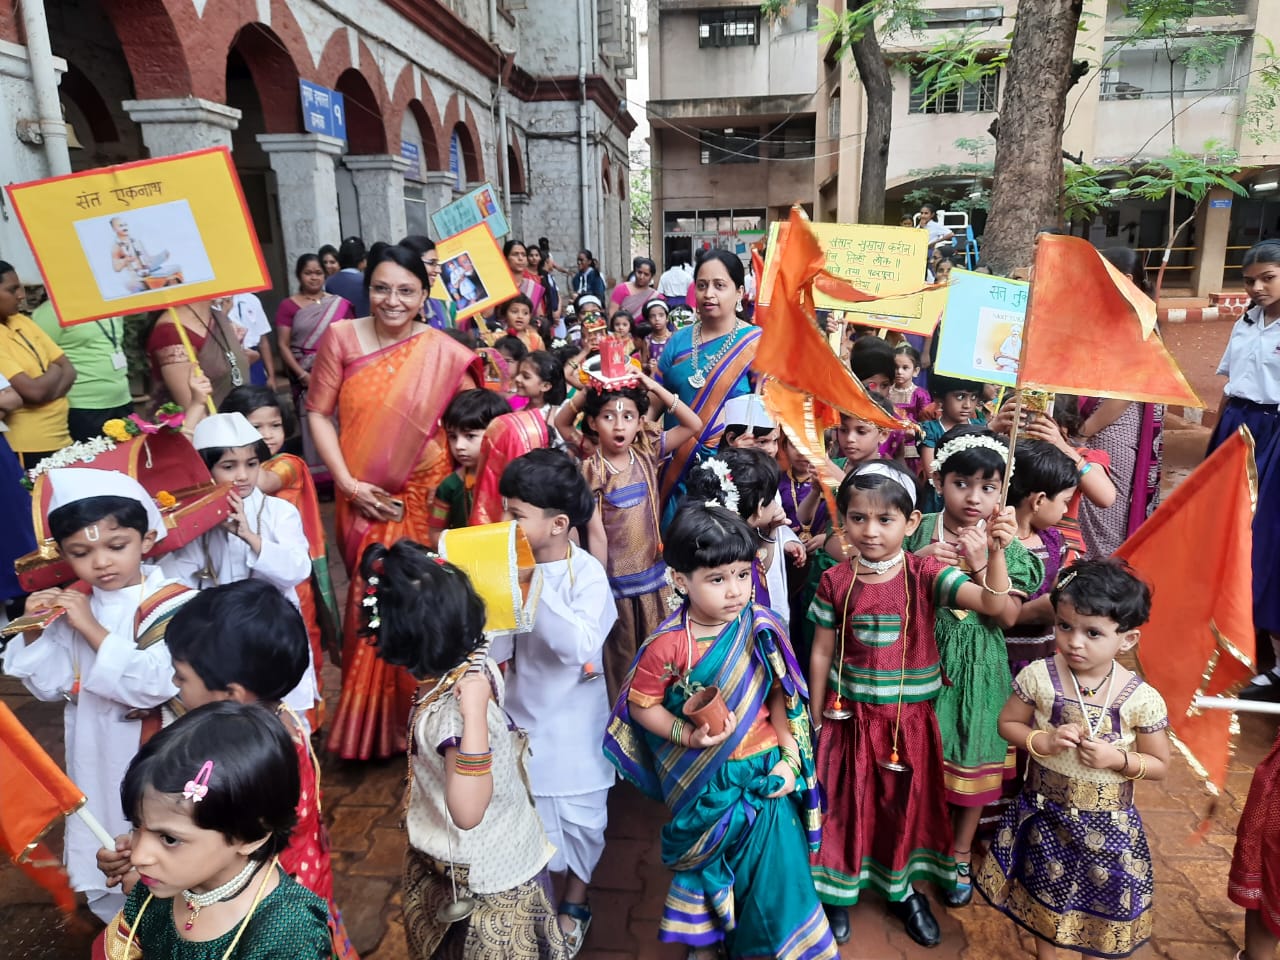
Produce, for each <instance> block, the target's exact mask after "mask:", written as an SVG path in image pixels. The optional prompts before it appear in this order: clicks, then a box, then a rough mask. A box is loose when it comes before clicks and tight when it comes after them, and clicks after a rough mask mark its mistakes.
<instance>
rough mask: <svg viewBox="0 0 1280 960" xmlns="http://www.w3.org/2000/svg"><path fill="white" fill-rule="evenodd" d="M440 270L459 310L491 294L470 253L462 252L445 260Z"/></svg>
mask: <svg viewBox="0 0 1280 960" xmlns="http://www.w3.org/2000/svg"><path fill="white" fill-rule="evenodd" d="M440 271H441V276H443V277H444V278H445V282H444V288H445V290H446V291H448V293H449V297H450V299H451V300H453V302H454V303H455V304H457V306H458V309H459V310H465V309H466V308H467V307H469V306H471V305H472V304H474V303H479V302H480V301H481V300H483V299H485V298H486V297H487V296H488V295H489V292H488V291H487V290H486V289H485V288H484V281H483V280H481V279H480V275H479V274H478V273H476V267H475V264H474V263H473V262H472V261H471V254H469V253H460V254H458V255H457V256H456V257H451V258H450V259H448V260H445V261H443V262H442V263H441V264H440Z"/></svg>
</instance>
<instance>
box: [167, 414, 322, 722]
mask: <svg viewBox="0 0 1280 960" xmlns="http://www.w3.org/2000/svg"><path fill="white" fill-rule="evenodd" d="M191 442H192V445H193V446H195V448H196V451H197V452H198V453H199V454H200V456H201V458H202V459H203V460H204V462H205V465H206V466H207V467H208V468H209V473H210V475H211V476H212V477H213V479H214V480H216V481H218V482H219V483H229V484H230V485H231V489H230V490H229V491H228V493H227V502H228V505H229V506H230V508H231V515H230V516H229V517H228V518H227V519H226V521H225V522H224V523H223V524H222V526H220V527H217V528H216V529H213V530H210V531H209V532H208V533H206V534H204V535H203V536H201V537H199V538H198V539H196V540H193V541H191V542H190V543H188V544H187V545H186V546H183V547H179V548H178V549H177V550H175V551H173V553H170V554H167V555H166V556H165V557H164V558H162V559H161V561H160V564H161V567H162V568H163V569H164V571H165V572H166V573H167V574H169V576H171V577H175V578H177V579H178V580H180V581H181V582H182V583H185V584H186V585H187V586H189V587H194V588H195V589H197V590H202V589H204V588H206V587H212V586H216V585H218V584H220V583H235V582H237V581H239V580H249V579H255V580H265V581H267V583H269V584H271V585H272V586H273V587H275V588H276V589H277V590H279V591H280V592H281V593H282V594H283V595H284V597H285V599H287V600H288V601H289V602H290V603H292V604H293V605H294V606H295V607H296V606H298V594H297V591H296V590H295V589H294V588H295V587H296V586H297V585H298V584H300V583H302V581H304V580H306V579H307V578H308V577H309V576H311V549H310V545H309V544H308V543H307V535H306V533H305V532H304V531H303V529H302V517H301V515H300V514H299V513H298V510H297V508H296V507H295V506H294V505H293V504H291V503H289V502H287V501H285V500H281V499H280V498H279V497H268V496H267V495H266V494H264V493H263V492H262V491H261V490H259V489H258V473H259V470H260V468H261V465H262V462H263V461H264V460H266V459H268V457H269V456H270V453H269V451H268V450H267V445H266V444H265V443H264V442H263V440H262V435H261V434H260V433H258V431H257V429H256V428H255V427H254V426H253V425H252V424H250V423H249V421H248V420H247V419H246V418H245V416H244V415H243V414H240V413H218V414H214V415H213V416H211V417H206V418H205V419H203V420H201V421H200V423H199V424H198V425H197V426H196V429H195V434H194V436H193V437H192V439H191ZM313 667H314V664H313ZM284 702H285V704H286V705H287V706H288V707H289V708H290V709H291V710H293V711H294V713H296V714H297V715H298V716H299V717H302V718H303V720H302V723H303V725H304V726H305V725H306V719H305V716H306V711H308V710H310V709H311V708H312V707H314V706H315V702H316V687H315V672H314V670H308V671H307V672H306V673H305V674H304V675H303V677H302V682H301V683H299V684H298V686H296V687H295V688H294V689H293V690H292V691H291V692H290V693H289V695H288V696H286V697H285V698H284ZM305 733H306V734H307V735H308V736H309V735H310V733H311V731H310V730H309V729H308V730H306V731H305Z"/></svg>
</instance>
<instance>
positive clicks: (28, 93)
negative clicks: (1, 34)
mask: <svg viewBox="0 0 1280 960" xmlns="http://www.w3.org/2000/svg"><path fill="white" fill-rule="evenodd" d="M54 66H55V68H56V69H57V70H58V72H59V75H61V74H62V72H64V71H65V70H66V69H67V62H66V61H65V60H62V59H60V58H57V57H55V58H54ZM34 104H35V96H34V94H33V93H32V89H31V66H30V64H29V63H28V61H27V48H26V47H24V46H21V45H20V44H16V43H10V42H9V41H7V40H0V130H3V131H5V133H6V136H4V137H0V170H3V171H4V182H5V183H26V182H27V181H28V180H43V179H44V178H45V177H48V176H50V175H51V171H50V170H49V162H48V160H47V158H46V157H45V153H44V148H43V146H42V144H41V138H40V136H39V131H40V128H39V124H38V122H37V117H36V109H35V105H34ZM6 203H7V200H6ZM11 214H12V211H11V210H10V209H9V208H8V207H7V206H6V207H5V209H4V215H3V216H0V256H3V257H4V259H5V260H7V261H8V262H9V263H11V264H12V265H13V267H14V269H15V270H17V271H18V277H19V279H21V280H22V281H23V282H24V283H39V282H40V271H39V270H38V269H36V261H35V258H34V257H33V256H32V255H31V250H30V248H29V247H28V246H27V239H26V237H25V236H24V235H23V233H22V227H21V226H20V225H19V224H18V218H17V217H15V216H12V215H11Z"/></svg>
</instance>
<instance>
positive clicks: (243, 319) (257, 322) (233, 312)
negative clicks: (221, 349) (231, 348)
mask: <svg viewBox="0 0 1280 960" xmlns="http://www.w3.org/2000/svg"><path fill="white" fill-rule="evenodd" d="M227 317H228V318H229V319H230V320H231V322H232V323H237V324H239V325H240V326H242V327H244V339H243V340H241V341H240V346H242V347H244V348H245V349H246V350H256V349H258V343H259V342H260V341H261V340H262V338H263V337H265V336H268V335H269V334H270V333H271V321H269V320H268V319H267V312H266V311H265V310H263V309H262V301H261V300H259V299H258V298H257V297H256V296H254V295H253V294H252V293H237V294H236V295H235V296H234V297H232V298H231V303H229V304H228V305H227Z"/></svg>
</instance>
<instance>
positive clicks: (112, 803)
mask: <svg viewBox="0 0 1280 960" xmlns="http://www.w3.org/2000/svg"><path fill="white" fill-rule="evenodd" d="M48 477H49V483H50V484H51V485H52V490H53V493H52V496H51V498H50V500H49V517H48V527H49V530H50V532H51V533H52V535H53V538H54V540H56V541H57V543H58V548H59V549H60V550H61V551H62V555H63V557H64V558H66V560H67V562H68V563H69V564H70V565H71V569H72V571H73V572H74V573H75V575H76V576H77V577H79V578H80V579H81V580H83V581H84V583H85V584H87V585H88V586H89V587H90V592H89V593H88V594H87V595H86V594H84V593H82V592H80V591H79V590H73V589H63V588H54V589H49V590H39V591H37V592H36V593H33V594H32V595H31V596H30V597H28V598H27V605H26V612H27V614H28V615H36V614H39V613H41V612H44V611H49V610H52V609H54V608H61V609H62V610H64V611H65V613H64V614H62V615H60V617H59V618H58V619H57V620H55V621H54V622H52V623H50V624H49V625H48V626H46V627H45V628H44V630H43V631H42V630H39V629H36V630H29V631H27V632H26V633H24V634H23V635H22V636H21V637H14V638H13V639H12V640H10V641H9V646H8V648H7V649H6V650H5V652H4V672H5V673H7V674H8V675H9V676H11V677H17V678H18V679H19V680H21V681H22V683H23V685H24V686H26V688H27V689H28V690H30V691H31V692H32V693H33V694H34V695H35V696H36V697H38V698H39V699H41V700H50V701H58V700H66V701H67V706H66V710H65V711H64V715H63V716H64V721H63V722H64V730H65V737H66V767H67V774H68V775H69V776H70V777H71V779H72V780H73V781H75V783H76V785H77V786H79V787H80V789H81V790H83V791H84V793H85V797H86V806H87V808H88V810H89V812H90V813H92V814H93V815H94V816H95V817H97V819H98V820H99V822H101V823H102V825H103V826H104V827H106V829H107V831H108V832H109V833H110V834H111V835H112V836H115V835H117V834H120V833H124V832H126V831H128V830H129V829H130V826H129V821H128V819H127V818H126V817H125V815H124V811H123V810H122V809H121V807H120V780H121V778H122V777H123V776H124V772H125V770H126V769H127V768H128V766H129V761H130V760H132V759H133V755H134V754H135V753H137V752H138V747H139V745H140V744H141V741H142V737H143V735H144V731H145V732H146V733H147V734H148V735H149V734H150V733H151V732H154V730H158V729H159V726H160V723H159V710H158V709H155V708H158V707H159V706H160V705H161V704H163V703H165V702H166V701H167V700H169V699H171V698H172V697H173V696H174V695H175V694H176V693H177V690H176V689H175V687H174V685H173V666H172V664H171V663H170V661H169V649H168V647H166V646H165V643H164V630H165V627H166V626H167V625H168V622H169V618H170V617H171V616H172V615H173V613H174V611H175V610H177V609H178V607H180V606H181V605H182V604H183V603H185V602H186V601H187V600H188V599H190V598H191V597H192V596H194V594H193V593H192V592H191V591H190V590H187V589H186V588H185V587H183V586H182V585H181V584H178V583H176V582H174V581H173V580H169V579H166V578H165V576H164V574H163V573H161V572H160V570H159V569H157V568H155V567H147V566H143V563H142V557H143V554H145V553H146V552H147V551H148V550H150V549H151V547H152V546H153V545H154V544H155V543H156V541H157V540H161V539H163V538H164V535H165V528H164V521H163V520H162V519H161V517H160V511H159V510H158V509H157V508H156V505H155V503H154V502H153V501H152V499H151V496H150V495H149V494H148V493H147V491H146V490H144V489H143V487H142V485H141V484H139V483H138V482H137V481H136V480H134V479H132V478H131V477H127V476H125V475H124V474H122V473H117V472H115V471H113V470H89V469H83V468H67V469H63V470H50V471H49V473H48ZM152 728H154V729H152ZM98 846H99V844H98V841H97V840H96V839H94V837H93V834H91V833H90V832H89V829H88V828H87V827H86V826H85V825H84V824H83V823H82V822H81V821H80V819H79V818H77V817H69V818H68V819H67V835H66V845H65V854H64V858H65V860H66V863H67V872H68V874H69V875H70V878H71V885H72V887H73V888H74V889H76V890H79V891H83V892H84V894H85V895H86V897H87V898H88V900H89V909H91V910H92V911H93V912H94V913H95V914H96V915H97V916H98V917H99V918H100V919H102V920H103V921H108V922H109V921H110V920H111V918H112V917H114V916H115V915H116V913H117V912H118V911H119V910H120V908H121V907H122V906H124V895H123V894H121V893H119V892H118V891H114V890H109V889H108V888H107V880H106V877H104V876H103V875H102V873H101V872H100V871H99V870H98V866H97V851H98Z"/></svg>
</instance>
